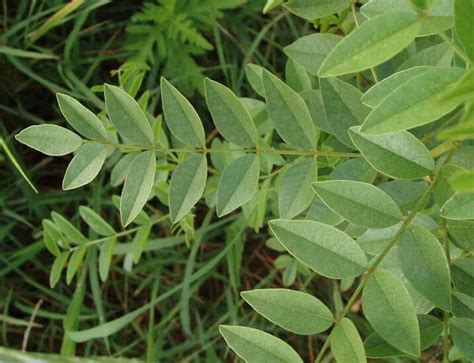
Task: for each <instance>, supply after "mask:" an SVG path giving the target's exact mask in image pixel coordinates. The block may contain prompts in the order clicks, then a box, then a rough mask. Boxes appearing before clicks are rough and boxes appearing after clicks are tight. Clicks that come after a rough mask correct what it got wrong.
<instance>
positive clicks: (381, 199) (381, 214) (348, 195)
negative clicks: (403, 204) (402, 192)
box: [313, 180, 402, 228]
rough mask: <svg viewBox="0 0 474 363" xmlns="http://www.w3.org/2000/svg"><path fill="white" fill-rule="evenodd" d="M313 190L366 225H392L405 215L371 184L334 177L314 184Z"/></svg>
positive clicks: (343, 214) (347, 216) (342, 213)
mask: <svg viewBox="0 0 474 363" xmlns="http://www.w3.org/2000/svg"><path fill="white" fill-rule="evenodd" d="M313 189H314V190H315V192H316V194H317V195H318V196H319V197H320V198H321V199H322V201H323V202H324V203H325V204H326V205H327V206H328V207H329V208H331V209H332V210H333V211H334V212H336V213H337V214H339V215H340V216H341V217H343V218H344V219H347V220H348V221H350V222H352V223H355V224H357V225H360V226H363V227H367V228H384V227H389V226H391V225H394V224H396V223H398V222H399V221H400V219H401V218H402V212H401V211H400V209H399V208H398V206H397V205H396V204H395V202H394V201H393V199H392V198H390V197H389V196H388V195H387V194H386V193H385V192H383V191H382V190H380V189H379V188H377V187H375V186H373V185H372V184H368V183H362V182H357V181H350V180H331V181H324V182H316V183H313Z"/></svg>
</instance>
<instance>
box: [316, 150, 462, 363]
mask: <svg viewBox="0 0 474 363" xmlns="http://www.w3.org/2000/svg"><path fill="white" fill-rule="evenodd" d="M455 146H456V144H454V145H453V147H452V149H451V152H450V154H449V156H448V157H447V158H446V160H445V161H444V164H446V163H447V162H449V160H451V157H452V156H453V153H454V151H455V150H456V148H455ZM440 173H441V168H440V169H439V170H438V171H437V172H436V173H435V174H434V175H433V178H432V182H431V184H430V186H429V187H428V188H427V189H426V190H425V192H424V193H423V195H422V196H421V197H420V199H419V200H418V203H417V204H416V206H415V208H414V209H413V211H412V212H411V213H410V214H409V215H408V217H407V218H406V219H405V220H404V221H403V223H402V225H401V226H400V228H399V229H398V231H397V232H396V233H395V235H394V236H393V237H392V238H391V239H390V241H389V242H388V243H387V245H386V246H385V248H384V249H383V251H382V252H381V253H380V254H379V255H378V256H377V258H376V259H375V260H374V262H372V263H371V265H370V266H369V268H368V270H367V272H366V273H365V274H364V276H362V279H361V281H360V283H359V285H358V286H357V288H356V290H355V291H354V293H353V294H352V296H351V297H350V299H349V301H348V302H347V304H346V305H345V306H344V309H342V311H341V313H340V314H338V316H337V317H336V319H335V321H334V326H333V328H332V330H331V332H330V333H329V336H328V338H327V339H326V341H325V342H324V344H323V346H322V347H321V350H320V351H319V353H318V356H317V357H316V360H315V361H314V363H320V362H321V359H322V358H323V355H324V353H325V352H326V350H327V349H328V348H329V345H330V343H331V336H332V334H333V332H334V328H335V327H336V326H337V324H339V322H340V321H341V320H342V319H343V318H344V317H345V316H346V315H347V313H348V312H349V311H350V309H351V307H352V305H354V303H355V302H356V300H357V298H358V297H359V295H360V294H361V292H362V290H363V289H364V287H365V285H366V284H367V280H368V279H369V277H370V276H372V274H373V273H374V272H375V271H376V269H377V267H378V266H379V265H380V263H381V262H382V261H383V259H384V258H385V256H387V254H388V253H389V252H390V250H391V249H392V247H394V246H395V245H396V244H397V242H398V240H399V239H400V237H401V235H402V234H403V232H405V231H406V229H407V228H408V227H409V226H410V224H411V222H412V221H413V219H414V218H415V217H416V214H417V213H418V212H419V211H420V210H421V209H422V208H423V207H424V205H425V203H426V201H427V200H428V198H429V196H430V194H431V192H432V191H433V189H434V187H435V185H436V182H437V180H438V176H439V174H440Z"/></svg>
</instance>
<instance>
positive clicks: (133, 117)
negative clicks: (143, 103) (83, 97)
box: [104, 84, 154, 145]
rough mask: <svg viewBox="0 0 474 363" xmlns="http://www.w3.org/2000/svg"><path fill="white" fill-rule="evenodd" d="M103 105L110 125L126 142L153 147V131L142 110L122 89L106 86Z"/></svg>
mask: <svg viewBox="0 0 474 363" xmlns="http://www.w3.org/2000/svg"><path fill="white" fill-rule="evenodd" d="M104 94H105V105H106V107H107V113H108V115H109V117H110V120H111V121H112V123H113V124H114V125H115V126H116V127H117V130H118V132H119V133H120V135H122V136H123V137H125V139H126V141H131V142H134V143H137V144H138V145H153V141H154V137H153V130H152V128H151V126H150V123H149V122H148V119H147V117H146V115H145V113H144V112H143V110H142V109H141V108H140V106H139V105H138V103H137V101H135V100H134V99H133V98H132V97H131V96H130V95H129V94H128V93H127V92H125V91H124V90H123V89H121V88H119V87H116V86H111V85H109V84H106V85H105V86H104Z"/></svg>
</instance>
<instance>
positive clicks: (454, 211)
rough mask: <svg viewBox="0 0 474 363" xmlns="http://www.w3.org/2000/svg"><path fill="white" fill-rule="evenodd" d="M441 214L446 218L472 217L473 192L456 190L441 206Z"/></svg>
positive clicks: (473, 210)
mask: <svg viewBox="0 0 474 363" xmlns="http://www.w3.org/2000/svg"><path fill="white" fill-rule="evenodd" d="M441 216H442V217H444V218H446V219H455V220H462V219H474V192H458V193H456V194H454V195H453V196H452V197H451V198H450V199H449V200H448V201H447V202H446V203H444V205H443V207H442V208H441Z"/></svg>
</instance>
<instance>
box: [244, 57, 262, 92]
mask: <svg viewBox="0 0 474 363" xmlns="http://www.w3.org/2000/svg"><path fill="white" fill-rule="evenodd" d="M264 69H265V68H263V67H261V66H259V65H256V64H252V63H248V64H247V65H246V66H245V75H246V76H247V80H248V81H249V83H250V86H252V88H253V90H254V91H255V92H256V93H257V94H258V95H260V96H262V97H265V90H264V89H263V83H262V73H263V71H264Z"/></svg>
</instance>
